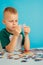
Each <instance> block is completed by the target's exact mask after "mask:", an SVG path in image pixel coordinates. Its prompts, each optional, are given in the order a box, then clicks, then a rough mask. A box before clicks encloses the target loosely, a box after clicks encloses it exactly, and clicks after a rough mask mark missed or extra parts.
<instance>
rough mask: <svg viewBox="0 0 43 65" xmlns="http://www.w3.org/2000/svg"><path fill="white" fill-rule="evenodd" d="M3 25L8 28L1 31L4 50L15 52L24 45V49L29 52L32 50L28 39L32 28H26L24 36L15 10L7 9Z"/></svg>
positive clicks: (0, 36) (0, 35)
mask: <svg viewBox="0 0 43 65" xmlns="http://www.w3.org/2000/svg"><path fill="white" fill-rule="evenodd" d="M3 23H4V24H5V26H6V28H4V29H3V30H1V31H0V41H1V45H2V48H5V49H6V50H7V51H8V52H13V51H14V50H20V49H21V47H22V45H24V49H25V50H26V51H28V50H29V49H30V40H29V37H28V33H29V32H30V28H29V27H27V26H24V34H25V36H24V34H23V33H22V31H21V27H20V26H19V25H18V12H17V11H16V9H15V8H12V7H7V8H5V10H4V19H3ZM20 40H21V41H20ZM18 41H20V42H21V43H20V42H18ZM19 47H20V48H19Z"/></svg>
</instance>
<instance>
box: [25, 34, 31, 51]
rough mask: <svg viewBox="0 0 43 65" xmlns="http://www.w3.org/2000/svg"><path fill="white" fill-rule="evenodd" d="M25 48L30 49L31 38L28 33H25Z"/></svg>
mask: <svg viewBox="0 0 43 65" xmlns="http://www.w3.org/2000/svg"><path fill="white" fill-rule="evenodd" d="M24 49H25V50H27V51H28V50H29V49H30V40H29V36H28V35H25V41H24Z"/></svg>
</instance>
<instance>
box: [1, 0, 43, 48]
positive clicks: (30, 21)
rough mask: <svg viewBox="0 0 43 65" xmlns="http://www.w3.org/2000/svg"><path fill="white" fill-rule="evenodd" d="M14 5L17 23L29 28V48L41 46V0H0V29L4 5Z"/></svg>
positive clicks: (42, 11)
mask: <svg viewBox="0 0 43 65" xmlns="http://www.w3.org/2000/svg"><path fill="white" fill-rule="evenodd" d="M8 6H11V7H15V8H16V9H17V10H18V13H19V20H18V21H19V24H23V23H25V24H26V25H29V26H30V28H31V32H30V44H31V48H36V47H43V0H0V30H1V29H2V28H4V25H3V24H2V20H3V11H4V8H5V7H8Z"/></svg>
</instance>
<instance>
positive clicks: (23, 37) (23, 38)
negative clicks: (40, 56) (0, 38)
mask: <svg viewBox="0 0 43 65" xmlns="http://www.w3.org/2000/svg"><path fill="white" fill-rule="evenodd" d="M21 34H22V45H24V40H25V36H24V33H23V32H21Z"/></svg>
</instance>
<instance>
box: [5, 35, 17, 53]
mask: <svg viewBox="0 0 43 65" xmlns="http://www.w3.org/2000/svg"><path fill="white" fill-rule="evenodd" d="M17 38H18V37H17V36H13V38H12V40H11V42H10V43H9V44H8V45H7V46H6V50H7V51H8V52H12V51H14V49H15V47H16V42H17Z"/></svg>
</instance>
